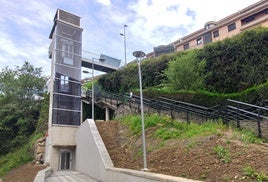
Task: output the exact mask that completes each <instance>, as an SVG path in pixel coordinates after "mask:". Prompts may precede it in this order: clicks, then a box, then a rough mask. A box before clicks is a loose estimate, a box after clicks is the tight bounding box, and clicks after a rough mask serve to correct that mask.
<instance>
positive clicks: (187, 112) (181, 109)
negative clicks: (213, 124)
mask: <svg viewBox="0 0 268 182" xmlns="http://www.w3.org/2000/svg"><path fill="white" fill-rule="evenodd" d="M94 93H95V97H94V98H95V102H96V101H97V100H102V101H104V102H106V103H109V104H111V105H115V106H116V107H117V106H118V105H119V104H125V105H128V106H129V107H130V108H138V109H139V106H140V97H139V96H136V95H133V96H132V98H130V97H129V96H128V94H121V95H118V94H112V93H108V92H104V91H95V92H94ZM91 94H92V92H91V90H88V91H87V94H86V95H87V97H91ZM143 104H144V108H145V109H144V110H145V112H148V113H155V112H157V113H159V114H166V115H169V116H171V117H172V118H173V119H175V118H177V119H183V120H185V121H186V122H188V123H190V122H191V121H194V122H199V123H201V122H204V121H208V120H214V119H216V120H218V119H223V121H224V123H225V124H227V125H233V126H235V127H237V128H246V129H250V130H252V131H254V132H256V133H257V135H258V136H259V137H265V138H268V102H267V101H264V102H263V104H262V106H256V105H253V104H248V103H244V102H239V101H235V100H231V99H228V100H227V101H226V102H225V103H222V104H219V105H215V106H213V107H204V106H199V105H195V104H191V103H187V102H182V101H176V100H173V99H169V98H165V97H158V98H157V99H149V98H143Z"/></svg>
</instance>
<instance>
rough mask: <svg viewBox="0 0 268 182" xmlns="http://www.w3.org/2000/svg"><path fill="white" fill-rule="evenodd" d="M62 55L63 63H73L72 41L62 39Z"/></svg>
mask: <svg viewBox="0 0 268 182" xmlns="http://www.w3.org/2000/svg"><path fill="white" fill-rule="evenodd" d="M61 42H62V57H63V63H65V64H69V65H73V53H74V45H73V41H69V40H65V39H62V40H61Z"/></svg>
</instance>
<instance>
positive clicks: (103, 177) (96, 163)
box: [75, 119, 195, 182]
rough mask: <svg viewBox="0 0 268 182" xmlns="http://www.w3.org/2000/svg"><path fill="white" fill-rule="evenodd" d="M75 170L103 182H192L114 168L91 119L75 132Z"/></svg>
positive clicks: (190, 181)
mask: <svg viewBox="0 0 268 182" xmlns="http://www.w3.org/2000/svg"><path fill="white" fill-rule="evenodd" d="M75 166H76V170H78V171H80V172H82V173H84V174H86V175H88V176H90V177H91V178H94V179H96V181H103V182H106V181H107V182H118V181H129V182H132V181H133V182H134V181H135V182H136V181H139V182H156V181H166V182H194V181H195V180H189V179H185V178H180V177H173V176H168V175H162V174H156V173H150V172H143V171H136V170H131V169H121V168H115V167H114V166H113V163H112V160H111V159H110V156H109V153H108V151H107V150H106V148H105V145H104V143H103V141H102V139H101V137H100V135H99V132H98V129H97V126H96V125H95V122H94V121H93V120H92V119H88V120H86V121H85V122H84V123H83V124H82V125H81V126H80V127H79V129H78V130H77V132H76V165H75Z"/></svg>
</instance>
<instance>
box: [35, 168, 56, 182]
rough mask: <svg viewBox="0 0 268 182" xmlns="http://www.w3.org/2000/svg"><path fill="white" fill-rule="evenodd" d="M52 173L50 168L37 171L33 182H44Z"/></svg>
mask: <svg viewBox="0 0 268 182" xmlns="http://www.w3.org/2000/svg"><path fill="white" fill-rule="evenodd" d="M51 173H52V168H51V167H47V168H45V169H43V170H41V171H39V172H38V173H37V174H36V176H35V178H34V182H44V181H45V179H46V178H47V177H48V176H49V175H50V174H51Z"/></svg>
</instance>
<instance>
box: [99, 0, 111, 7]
mask: <svg viewBox="0 0 268 182" xmlns="http://www.w3.org/2000/svg"><path fill="white" fill-rule="evenodd" d="M97 2H98V3H100V4H102V5H104V6H110V5H111V1H110V0H97Z"/></svg>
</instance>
